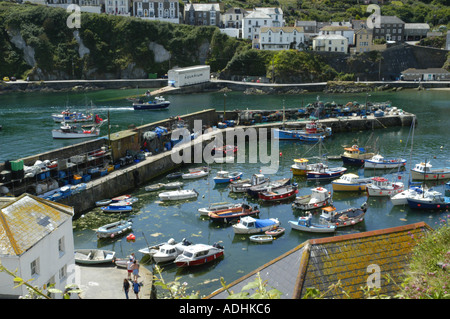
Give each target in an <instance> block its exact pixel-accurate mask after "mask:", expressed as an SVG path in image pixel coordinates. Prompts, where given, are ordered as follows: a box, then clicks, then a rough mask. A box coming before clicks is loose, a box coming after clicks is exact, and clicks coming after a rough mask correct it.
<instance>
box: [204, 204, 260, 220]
mask: <svg viewBox="0 0 450 319" xmlns="http://www.w3.org/2000/svg"><path fill="white" fill-rule="evenodd" d="M257 214H259V209H258V206H255V207H251V206H249V205H247V204H242V207H241V209H240V210H223V211H216V212H210V213H208V216H209V218H210V219H211V220H212V221H218V222H223V223H231V222H233V221H235V220H237V219H239V218H242V217H244V216H254V215H257Z"/></svg>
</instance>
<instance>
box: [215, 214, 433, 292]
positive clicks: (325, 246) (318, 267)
mask: <svg viewBox="0 0 450 319" xmlns="http://www.w3.org/2000/svg"><path fill="white" fill-rule="evenodd" d="M429 230H431V228H430V227H429V226H428V225H427V224H426V223H424V222H420V223H415V224H411V225H405V226H399V227H393V228H387V229H381V230H376V231H369V232H364V233H354V234H349V235H342V236H335V237H326V238H320V239H311V240H308V241H306V242H305V243H303V244H301V245H299V246H297V247H296V248H294V249H292V250H291V251H289V252H287V253H285V254H284V255H282V256H280V257H279V258H276V259H275V260H272V261H271V262H269V263H267V264H265V265H263V266H261V267H259V268H258V269H256V270H255V271H253V272H251V273H250V274H248V275H246V276H244V277H242V278H241V279H238V280H236V281H235V282H233V283H231V284H230V285H229V288H228V289H229V290H231V291H234V292H235V293H238V292H240V291H241V289H242V287H244V285H246V284H247V283H249V282H252V281H253V280H255V277H256V275H257V273H260V276H261V278H262V280H263V281H264V280H267V285H268V286H269V287H273V288H276V289H278V290H279V291H281V292H282V293H283V295H282V298H294V299H300V298H302V297H303V296H304V295H305V293H306V290H307V288H316V289H319V291H321V292H325V291H327V290H328V288H329V287H330V285H332V284H336V283H338V281H341V284H342V286H341V289H342V290H344V291H345V292H346V293H348V294H349V295H350V296H351V298H355V299H357V298H362V297H363V291H362V290H361V287H366V286H367V280H368V278H369V276H370V275H372V272H371V271H369V268H368V266H369V265H377V266H378V267H380V288H381V293H382V294H387V295H393V294H395V293H396V292H397V289H398V288H397V286H396V284H395V283H394V282H392V281H391V282H388V281H387V280H386V278H385V277H384V276H385V275H388V274H389V275H390V276H391V277H392V278H394V280H395V282H396V283H398V282H399V276H401V275H402V273H403V270H405V268H406V266H407V264H408V258H409V256H410V253H411V250H412V248H413V247H414V243H415V242H414V240H413V239H412V237H413V236H414V237H415V238H417V236H418V234H419V233H421V232H423V231H429ZM227 296H228V293H227V292H226V291H225V290H224V289H220V290H218V291H216V292H214V293H212V294H211V295H209V296H208V297H207V298H212V299H221V298H226V297H227ZM344 297H346V296H345V295H344V294H343V293H340V292H339V291H331V292H330V293H329V294H328V295H326V298H336V299H339V298H344Z"/></svg>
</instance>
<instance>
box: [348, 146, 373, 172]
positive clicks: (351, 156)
mask: <svg viewBox="0 0 450 319" xmlns="http://www.w3.org/2000/svg"><path fill="white" fill-rule="evenodd" d="M375 155H376V154H375V153H367V152H366V150H365V149H364V148H363V147H358V145H353V146H352V147H345V148H344V153H343V154H342V155H341V159H342V162H343V163H344V165H356V166H360V167H362V166H363V165H364V162H365V161H366V160H368V159H371V158H372V157H373V156H375Z"/></svg>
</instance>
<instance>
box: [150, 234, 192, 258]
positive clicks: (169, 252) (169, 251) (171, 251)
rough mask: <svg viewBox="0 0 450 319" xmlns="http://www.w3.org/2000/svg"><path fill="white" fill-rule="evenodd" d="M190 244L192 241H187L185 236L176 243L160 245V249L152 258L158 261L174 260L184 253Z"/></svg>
mask: <svg viewBox="0 0 450 319" xmlns="http://www.w3.org/2000/svg"><path fill="white" fill-rule="evenodd" d="M190 245H192V243H191V242H189V241H187V240H186V239H185V238H183V240H182V241H181V242H179V243H176V244H175V245H171V244H163V245H161V246H159V249H158V251H157V252H156V253H154V254H153V256H152V258H153V260H154V261H155V262H156V263H165V262H169V261H173V260H175V258H177V256H178V255H180V254H182V253H183V251H184V250H185V249H186V247H189V246H190Z"/></svg>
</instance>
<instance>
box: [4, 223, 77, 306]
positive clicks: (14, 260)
mask: <svg viewBox="0 0 450 319" xmlns="http://www.w3.org/2000/svg"><path fill="white" fill-rule="evenodd" d="M62 237H64V253H62V254H60V253H59V249H58V242H59V239H60V238H62ZM74 256H75V255H74V243H73V230H72V221H71V219H68V220H67V221H66V222H65V223H64V224H62V225H61V226H60V227H58V228H57V229H55V230H54V231H53V232H52V233H50V234H49V235H48V236H46V237H45V238H43V239H42V240H40V241H39V242H38V243H36V245H34V246H33V247H32V248H30V249H29V250H28V251H26V252H24V253H23V254H22V255H21V256H0V261H1V263H2V264H3V266H5V267H6V268H7V269H8V270H10V271H13V272H14V271H15V270H16V269H17V276H19V277H20V278H22V279H24V280H30V279H33V280H32V281H31V282H30V283H31V285H33V286H37V287H39V288H43V287H44V286H46V285H47V284H48V283H54V284H55V286H54V288H56V289H59V290H61V291H64V287H65V286H66V285H68V284H73V283H77V280H76V277H77V276H76V274H75V259H74ZM35 260H38V275H35V276H32V275H31V263H32V262H33V261H35ZM63 267H65V268H66V276H65V277H60V270H61V269H62V268H63ZM13 287H14V283H13V278H12V277H11V276H10V275H8V274H6V273H4V272H0V296H17V297H18V296H24V295H26V294H28V290H27V289H26V287H25V286H23V285H22V286H21V287H20V288H13ZM54 297H55V298H61V297H62V295H61V294H58V295H55V296H54Z"/></svg>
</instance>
